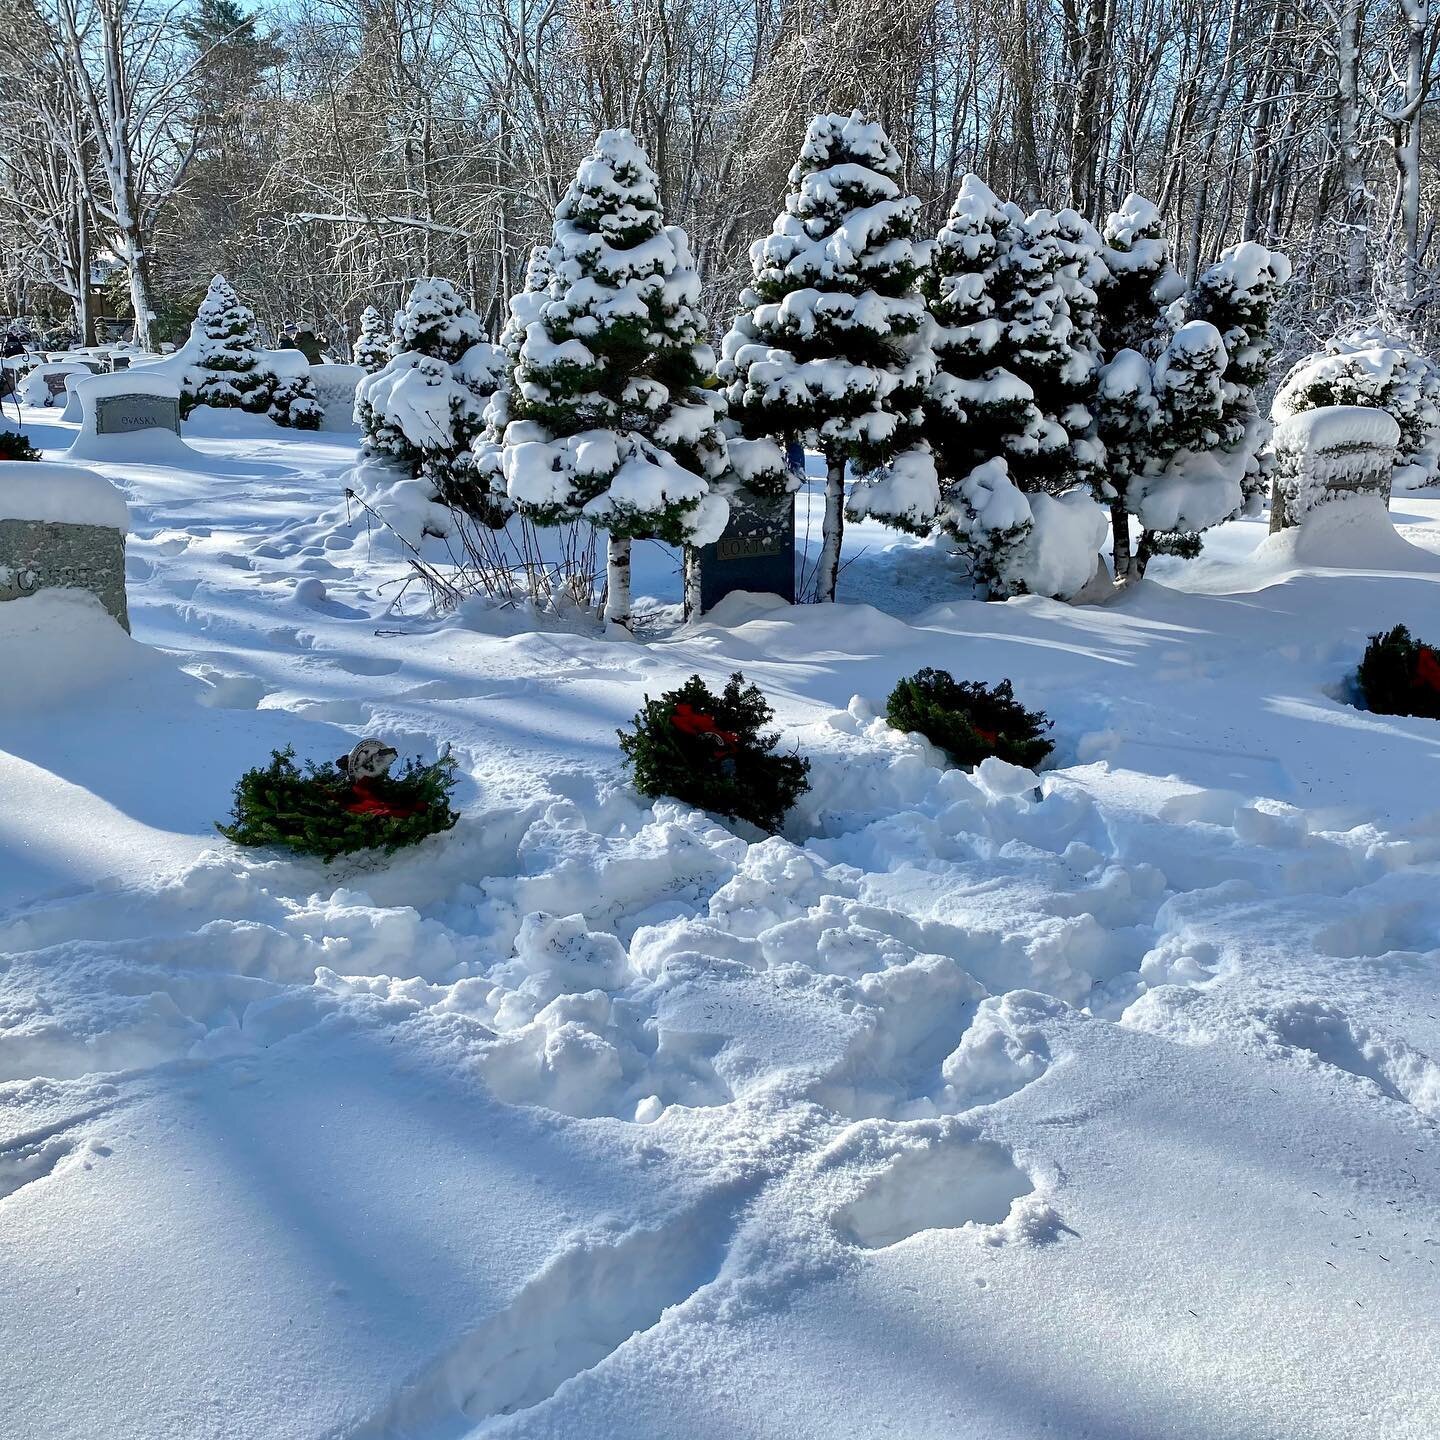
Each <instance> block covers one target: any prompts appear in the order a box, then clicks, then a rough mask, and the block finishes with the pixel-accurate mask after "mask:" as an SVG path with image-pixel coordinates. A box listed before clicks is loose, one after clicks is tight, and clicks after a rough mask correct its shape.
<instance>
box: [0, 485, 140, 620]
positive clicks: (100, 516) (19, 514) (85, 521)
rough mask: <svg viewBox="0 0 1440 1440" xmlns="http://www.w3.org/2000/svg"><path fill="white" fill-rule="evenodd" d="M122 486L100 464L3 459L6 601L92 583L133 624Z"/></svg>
mask: <svg viewBox="0 0 1440 1440" xmlns="http://www.w3.org/2000/svg"><path fill="white" fill-rule="evenodd" d="M127 528H128V516H127V512H126V508H125V502H124V500H123V499H122V498H121V496H120V493H119V492H118V491H117V490H116V489H115V487H114V486H113V485H111V484H110V482H109V481H108V480H105V479H104V478H102V477H101V476H99V475H96V474H95V473H94V472H93V471H90V470H82V469H80V468H79V467H78V466H73V465H57V464H48V463H45V462H43V461H18V460H17V461H0V603H3V602H5V601H8V600H23V599H26V598H27V597H29V596H31V595H34V594H37V593H38V592H39V591H41V590H56V589H65V590H85V591H88V592H89V593H90V594H91V595H93V596H95V598H96V599H97V600H99V602H100V603H101V604H102V605H103V606H104V607H105V609H106V610H108V611H109V612H110V614H111V615H113V616H114V617H115V619H116V620H117V621H119V623H120V624H121V625H123V626H124V627H125V629H127V630H128V629H129V628H130V618H129V612H128V609H127V607H126V603H125V532H126V530H127Z"/></svg>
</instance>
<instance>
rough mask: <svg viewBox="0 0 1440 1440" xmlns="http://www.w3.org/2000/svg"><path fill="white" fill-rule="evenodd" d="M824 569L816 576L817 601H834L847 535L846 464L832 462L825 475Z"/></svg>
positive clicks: (821, 552) (822, 567) (822, 550)
mask: <svg viewBox="0 0 1440 1440" xmlns="http://www.w3.org/2000/svg"><path fill="white" fill-rule="evenodd" d="M821 535H822V543H821V546H820V569H819V572H818V573H817V574H816V576H815V598H816V599H817V600H834V598H835V582H836V580H837V579H838V578H839V575H840V542H841V540H842V539H843V538H844V535H845V462H844V461H843V460H841V461H838V462H835V461H832V462H831V464H830V468H829V469H828V470H827V471H826V472H825V523H824V527H823V529H822V531H821Z"/></svg>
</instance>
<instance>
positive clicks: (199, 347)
mask: <svg viewBox="0 0 1440 1440" xmlns="http://www.w3.org/2000/svg"><path fill="white" fill-rule="evenodd" d="M183 354H184V360H183V363H182V368H181V371H180V406H181V410H182V413H184V414H189V413H190V411H192V410H193V409H195V407H196V406H197V405H213V406H215V407H217V408H220V409H225V408H230V409H241V410H247V411H249V412H250V413H251V414H254V415H269V417H270V418H271V419H272V420H274V421H275V422H276V423H277V424H279V425H287V426H290V427H292V428H294V429H297V430H316V429H318V428H319V426H320V421H321V418H322V417H323V414H324V411H323V409H322V407H321V405H320V402H319V400H318V399H317V398H316V394H315V385H314V382H313V381H312V380H311V379H310V374H309V367H308V366H305V365H304V364H303V361H302V364H301V366H300V367H299V368H291V367H290V366H288V365H282V364H281V363H280V362H278V361H277V359H276V357H275V355H274V353H273V352H270V351H267V350H264V349H262V348H261V345H260V337H259V334H258V332H257V330H256V327H255V314H254V312H253V311H252V310H251V309H250V308H249V306H247V305H245V304H243V303H242V302H241V300H240V297H239V296H238V295H236V293H235V291H234V289H233V288H232V287H231V285H230V282H229V281H228V280H226V279H225V277H224V276H223V275H217V276H215V278H214V279H213V280H212V281H211V282H210V288H209V290H208V291H207V292H206V295H205V299H204V300H203V301H201V303H200V309H199V310H198V311H197V312H196V315H195V322H194V324H193V325H192V326H191V327H190V339H189V341H188V342H187V344H186V346H185V350H184V352H183Z"/></svg>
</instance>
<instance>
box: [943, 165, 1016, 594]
mask: <svg viewBox="0 0 1440 1440" xmlns="http://www.w3.org/2000/svg"><path fill="white" fill-rule="evenodd" d="M1017 223H1018V222H1017V218H1016V215H1015V213H1014V210H1013V207H1010V206H1006V205H1003V204H1002V203H1001V202H1000V201H999V200H998V199H997V198H996V196H995V194H994V193H993V192H992V191H991V190H990V189H989V187H988V186H987V185H986V184H985V182H984V181H983V180H981V179H980V177H979V176H978V175H974V174H967V175H966V176H965V178H964V179H963V180H962V181H961V182H960V191H959V193H958V194H957V195H956V197H955V202H954V204H953V205H952V206H951V207H950V214H949V216H948V218H947V219H946V221H945V224H944V226H943V227H942V229H941V231H940V234H939V235H938V236H937V237H936V241H935V246H934V249H933V252H932V256H931V263H930V265H929V267H928V268H927V270H926V272H925V275H924V294H925V299H926V301H927V303H928V306H929V309H930V313H931V315H932V317H933V319H934V330H933V332H932V333H933V340H932V343H933V348H934V352H935V360H936V368H935V374H934V376H933V378H932V379H931V382H930V385H929V387H928V389H927V392H926V397H925V421H926V436H927V438H928V440H929V442H930V447H931V450H932V451H933V453H934V455H935V460H936V464H937V466H938V467H939V471H940V476H941V494H942V499H941V508H940V524H941V525H942V527H943V528H944V529H945V530H947V531H948V532H949V533H950V535H951V536H952V537H953V538H954V539H955V540H956V541H957V543H959V544H960V545H961V546H962V548H964V549H965V550H966V551H967V553H968V554H969V555H970V558H971V563H972V565H973V567H974V570H975V573H976V577H977V579H978V580H980V582H981V583H982V584H985V585H986V586H988V587H989V588H991V589H992V590H995V591H996V592H997V593H998V591H999V590H1000V589H1001V588H1002V586H1001V584H1000V577H1001V575H1002V574H1003V573H1004V571H1005V570H1006V568H1007V552H1009V551H1010V550H1012V549H1013V548H1014V547H1015V546H1016V545H1018V544H1019V543H1020V542H1021V541H1023V539H1024V537H1025V535H1026V534H1028V532H1029V528H1030V522H1029V520H1028V518H1024V517H1021V516H1018V515H1007V516H1006V517H1005V520H1006V523H1005V524H1003V525H996V524H994V523H992V522H993V521H994V520H995V519H996V516H995V515H994V514H993V513H987V510H988V507H986V506H984V505H983V504H981V503H980V502H983V501H988V500H990V499H991V498H992V496H993V494H994V493H995V492H994V487H993V486H989V485H983V484H982V485H979V486H977V485H974V484H967V481H968V480H969V477H970V476H971V473H972V472H973V471H975V470H977V469H978V468H979V467H982V466H985V467H987V468H986V469H985V470H984V471H983V474H984V475H985V476H987V477H988V476H993V477H995V478H996V479H997V481H998V480H1000V479H1004V480H1006V481H1007V483H1008V476H1009V468H1008V461H1009V458H1010V456H1011V455H1012V454H1013V453H1015V452H1016V451H1024V450H1035V449H1038V448H1039V446H1040V444H1041V437H1042V435H1043V433H1044V419H1043V417H1042V416H1041V414H1040V411H1039V409H1038V407H1037V406H1036V404H1035V395H1034V392H1033V391H1032V390H1031V389H1030V387H1029V385H1027V384H1026V383H1025V382H1024V381H1023V380H1021V379H1020V377H1019V376H1018V375H1016V374H1015V372H1014V371H1013V370H1010V369H1008V368H1007V367H1006V366H1005V365H1004V363H1003V360H1002V356H1001V354H999V353H997V352H999V351H1000V350H1001V345H1000V341H1001V336H1002V329H1003V327H1002V324H1001V321H1000V319H999V314H998V312H999V289H1000V279H999V277H1000V266H1001V257H1002V256H1003V255H1004V254H1005V253H1006V252H1007V251H1008V250H1009V248H1010V246H1011V244H1012V243H1013V242H1014V238H1015V231H1016V226H1017ZM997 462H998V464H999V466H1000V469H998V470H997V469H996V463H997Z"/></svg>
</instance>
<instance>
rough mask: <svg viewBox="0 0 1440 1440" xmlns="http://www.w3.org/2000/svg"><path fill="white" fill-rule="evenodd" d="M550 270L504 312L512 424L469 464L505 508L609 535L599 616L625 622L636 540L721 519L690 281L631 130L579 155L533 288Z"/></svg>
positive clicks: (682, 532)
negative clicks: (496, 475) (491, 479)
mask: <svg viewBox="0 0 1440 1440" xmlns="http://www.w3.org/2000/svg"><path fill="white" fill-rule="evenodd" d="M547 264H548V265H549V266H550V267H551V270H552V273H551V274H550V275H549V277H548V280H546V283H545V288H544V289H543V290H540V289H537V290H535V291H533V292H532V291H528V290H527V291H526V292H525V294H524V296H523V297H521V298H520V299H519V301H518V303H519V306H520V310H519V312H518V313H517V312H516V309H515V307H514V305H512V312H511V326H510V327H507V329H508V331H509V335H508V343H510V344H512V345H513V344H514V343H515V342H516V341H517V340H518V341H519V348H518V352H517V356H516V363H515V371H514V381H513V386H512V388H511V389H510V391H509V394H508V396H507V398H506V400H505V402H504V408H505V411H506V420H507V423H506V425H505V430H504V436H503V440H502V442H501V444H500V446H499V450H498V452H497V451H495V450H494V449H488V450H487V449H486V447H482V451H481V454H480V455H479V456H478V457H477V458H478V462H479V468H481V469H482V470H484V469H486V468H487V466H488V467H489V468H490V469H491V471H492V473H493V467H494V465H495V464H496V463H497V462H498V464H499V466H500V469H501V473H502V474H503V478H504V481H505V488H506V494H507V497H508V500H509V502H510V503H511V504H513V505H514V506H515V507H516V508H517V509H519V510H520V511H521V512H522V513H524V514H526V515H528V516H530V517H531V518H532V519H534V520H536V521H537V522H539V523H541V524H557V523H560V522H563V521H565V520H567V519H571V518H574V517H575V516H577V515H579V516H583V517H584V518H586V519H588V520H589V521H591V523H593V524H594V525H596V526H597V527H598V528H600V529H603V530H605V531H606V532H608V536H609V547H608V568H607V596H608V598H607V605H606V618H607V620H608V621H609V622H610V623H611V624H613V625H615V626H618V627H620V628H623V629H628V628H629V626H630V624H631V614H630V544H631V541H632V540H635V539H643V538H653V539H659V540H663V541H666V542H667V543H669V544H672V545H698V544H704V543H707V542H708V541H710V540H713V539H716V538H718V536H719V534H720V532H721V531H722V530H723V528H724V525H725V519H726V512H727V507H726V505H725V502H724V501H723V500H722V499H721V498H720V497H719V495H718V494H716V493H715V492H714V491H713V490H712V481H714V480H715V479H717V478H718V477H719V476H720V475H721V474H722V473H723V471H724V469H725V465H726V447H725V440H724V437H723V435H722V433H721V430H720V426H719V415H720V413H721V411H722V410H723V402H722V401H721V398H720V396H719V395H718V394H717V393H715V392H714V391H713V390H709V389H707V388H706V386H705V380H706V376H707V375H708V374H709V373H710V372H711V370H712V368H713V364H714V355H713V353H712V352H711V350H710V347H709V346H708V345H707V344H706V343H705V334H706V329H707V326H706V320H705V316H704V314H703V313H702V312H701V310H700V280H699V276H698V275H697V274H696V271H695V266H694V261H693V260H692V259H691V256H690V243H689V240H688V238H687V237H686V235H685V232H684V231H683V230H680V229H678V228H677V227H674V226H667V225H666V224H665V223H664V220H663V218H662V216H661V213H660V198H659V182H658V181H657V179H656V176H655V172H654V171H653V170H652V169H651V167H650V162H649V160H648V158H647V157H646V155H645V151H644V150H643V149H642V147H641V146H640V144H639V142H638V141H637V140H636V138H635V136H634V135H633V134H631V132H630V131H628V130H606V131H602V132H601V134H600V135H599V136H598V137H597V139H596V141H595V146H594V149H593V150H592V151H591V153H590V155H589V156H588V157H587V158H586V159H585V160H584V161H582V163H581V165H580V168H579V171H578V173H577V174H576V177H575V179H574V180H573V181H572V182H571V184H570V187H569V189H568V190H567V191H566V193H565V196H564V198H563V199H562V200H561V202H560V205H559V207H558V208H557V210H556V212H555V223H554V227H553V231H552V239H551V244H550V247H549V252H548V254H544V255H542V256H540V257H537V258H536V260H535V268H534V279H535V283H537V284H538V283H539V281H540V279H541V271H542V270H543V267H544V266H545V265H547ZM522 332H523V339H522V338H521V335H522Z"/></svg>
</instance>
